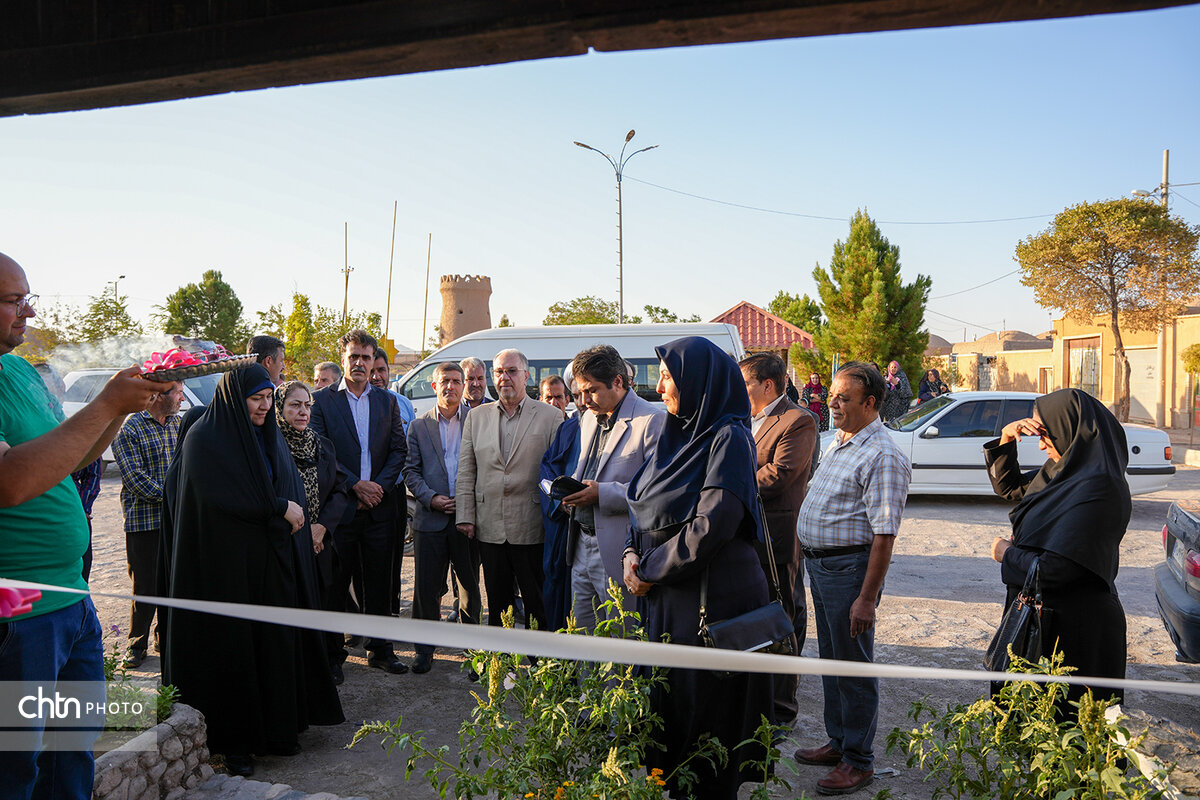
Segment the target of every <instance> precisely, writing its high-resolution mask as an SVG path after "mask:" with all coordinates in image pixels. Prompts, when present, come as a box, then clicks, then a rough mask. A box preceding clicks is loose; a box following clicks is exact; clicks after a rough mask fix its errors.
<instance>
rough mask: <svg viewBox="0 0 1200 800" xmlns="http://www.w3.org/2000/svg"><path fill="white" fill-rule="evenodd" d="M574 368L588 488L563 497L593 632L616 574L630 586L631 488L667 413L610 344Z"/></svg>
mask: <svg viewBox="0 0 1200 800" xmlns="http://www.w3.org/2000/svg"><path fill="white" fill-rule="evenodd" d="M571 373H572V374H573V375H574V377H575V386H576V393H575V401H576V404H577V405H578V406H579V408H580V417H579V461H578V462H577V465H576V467H575V474H574V475H573V476H572V477H574V478H575V479H576V480H578V481H582V482H583V483H585V484H587V487H588V488H587V489H584V490H582V491H580V492H577V493H575V494H573V495H568V496H567V497H564V498H563V504H564V505H566V506H569V507H571V508H572V509H573V511H574V513H573V514H572V515H571V538H570V544H568V547H567V559H568V561H569V562H570V563H571V591H572V594H573V595H574V603H573V610H574V612H575V619H576V620H577V621H578V623H579V625H580V627H582V628H583V629H584V630H592V629H593V628H595V626H596V618H597V613H598V609H599V606H600V605H601V604H602V603H604V602H605V601H606V600H608V581H609V579H610V578H611V579H613V580H615V581H616V582H617V586H621V587H622V591H624V588H623V586H624V584H623V582H622V570H621V554H622V553H623V551H624V550H625V536H626V534H627V533H628V530H629V500H628V499H627V497H626V492H627V491H628V489H629V481H630V480H631V479H632V478H633V476H634V474H635V473H636V472H637V471H638V469H640V468H641V466H642V464H644V463H646V459H648V458H649V457H650V453H651V452H652V451H653V450H654V446H655V444H656V443H657V442H658V437H659V434H660V433H661V432H662V428H663V421H664V420H665V419H666V413H665V412H664V411H663V410H662V409H660V408H656V407H654V406H653V405H651V404H650V403H648V402H646V401H645V400H643V399H642V398H640V397H638V395H637V393H636V392H634V391H631V390H630V376H629V373H628V371H627V367H626V364H625V360H624V359H623V358H621V354H620V353H618V352H617V351H616V349H615V348H613V347H611V346H609V345H606V344H602V345H597V346H595V347H590V348H588V349H587V350H584V351H583V352H581V353H580V354H579V355H577V356H575V360H574V361H572V362H571ZM584 409H586V411H585V410H584Z"/></svg>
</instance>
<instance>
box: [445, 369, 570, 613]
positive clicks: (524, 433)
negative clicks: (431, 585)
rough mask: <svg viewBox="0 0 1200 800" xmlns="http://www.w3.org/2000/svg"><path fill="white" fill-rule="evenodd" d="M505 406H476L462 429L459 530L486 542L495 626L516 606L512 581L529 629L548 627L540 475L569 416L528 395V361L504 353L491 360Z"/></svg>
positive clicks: (482, 545) (482, 546)
mask: <svg viewBox="0 0 1200 800" xmlns="http://www.w3.org/2000/svg"><path fill="white" fill-rule="evenodd" d="M492 378H493V380H494V381H495V385H496V394H498V395H499V396H500V399H499V402H496V403H488V404H486V405H480V406H476V407H475V408H474V409H472V410H471V413H469V414H467V420H466V423H465V424H464V425H463V438H462V449H461V451H460V452H459V459H458V486H459V487H460V489H461V490H460V491H459V492H458V495H457V497H456V498H455V513H456V520H457V525H458V530H459V531H460V532H461V533H463V534H465V535H466V536H467V538H469V539H475V540H476V541H477V542H478V543H479V556H480V560H481V561H482V563H483V582H484V586H485V587H486V588H487V596H488V625H497V626H498V625H500V624H501V621H500V615H501V613H503V612H504V611H505V610H506V609H507V608H508V607H509V606H511V605H512V604H513V579H514V578H515V579H516V582H517V585H518V586H519V587H520V589H521V596H522V597H523V598H524V599H525V616H526V623H525V624H526V626H528V625H529V621H530V620H536V621H537V623H538V627H539V628H541V629H542V630H545V629H546V613H545V606H544V605H543V603H542V583H543V582H544V580H545V573H544V571H543V568H542V549H543V547H542V545H543V542H544V541H545V531H544V529H543V528H542V506H541V502H540V500H539V497H538V487H537V482H538V469H539V467H540V466H541V463H542V456H543V455H544V454H545V452H546V448H547V447H549V446H550V442H551V440H552V439H553V438H554V432H555V431H556V430H558V426H559V425H560V424H562V421H563V416H562V412H561V411H559V410H558V409H557V408H555V407H554V406H549V405H546V404H545V403H543V402H541V401H540V400H534V399H533V398H531V397H530V396H529V395H528V394H527V393H526V391H525V385H526V383H527V382H528V381H529V360H528V359H527V358H525V356H524V354H522V353H521V351H519V350H501V351H500V352H499V353H497V354H496V357H495V359H493V360H492Z"/></svg>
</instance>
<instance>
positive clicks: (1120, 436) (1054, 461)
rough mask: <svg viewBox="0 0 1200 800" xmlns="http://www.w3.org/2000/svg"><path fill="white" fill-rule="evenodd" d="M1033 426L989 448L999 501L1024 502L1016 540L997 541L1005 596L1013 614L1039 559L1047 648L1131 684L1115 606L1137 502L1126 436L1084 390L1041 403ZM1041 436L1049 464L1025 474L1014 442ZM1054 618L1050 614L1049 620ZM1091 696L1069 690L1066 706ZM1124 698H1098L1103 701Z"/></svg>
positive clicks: (1007, 432) (1083, 669)
mask: <svg viewBox="0 0 1200 800" xmlns="http://www.w3.org/2000/svg"><path fill="white" fill-rule="evenodd" d="M1033 408H1034V410H1033V418H1032V419H1021V420H1017V421H1015V422H1011V423H1009V424H1008V425H1006V426H1005V427H1004V430H1003V431H1002V432H1001V435H1000V438H999V439H996V440H993V441H991V442H989V443H987V444H986V445H984V452H985V457H986V460H987V465H988V475H989V476H990V477H991V479H992V487H993V488H994V489H995V491H996V494H998V495H1000V496H1001V497H1005V498H1008V499H1010V500H1019V501H1020V502H1019V503H1017V506H1016V508H1014V509H1013V510H1012V512H1011V513H1010V514H1009V518H1010V519H1011V520H1012V526H1013V535H1012V539H1011V540H1009V539H1003V538H997V539H996V540H995V541H994V542H993V543H992V557H993V558H994V559H996V560H997V561H999V562H1000V564H1001V567H1000V574H1001V577H1002V579H1003V580H1004V583H1005V585H1006V586H1007V587H1008V598H1007V601H1006V607H1007V605H1009V604H1011V603H1012V601H1013V600H1014V599H1015V598H1016V596H1017V594H1018V593H1019V592H1020V590H1021V587H1022V586H1023V585H1024V583H1025V578H1026V575H1027V574H1028V573H1029V570H1030V569H1031V567H1032V565H1033V562H1034V559H1035V558H1037V559H1038V560H1039V562H1040V566H1039V570H1038V571H1039V574H1040V578H1041V586H1042V598H1043V602H1044V606H1043V613H1042V620H1043V633H1042V646H1043V648H1044V650H1045V651H1046V654H1047V655H1049V653H1050V650H1051V648H1053V647H1057V648H1058V650H1059V651H1061V652H1062V654H1063V656H1064V663H1065V664H1066V665H1067V666H1071V667H1075V668H1076V672H1075V674H1077V675H1093V676H1098V677H1106V678H1124V677H1125V610H1124V609H1123V608H1122V607H1121V601H1120V599H1119V598H1118V597H1117V588H1116V584H1115V581H1116V577H1117V567H1118V565H1119V560H1120V545H1121V539H1122V538H1123V537H1124V536H1125V528H1126V527H1127V526H1128V525H1129V515H1130V512H1131V509H1132V503H1131V501H1130V498H1129V485H1128V484H1127V483H1126V482H1125V467H1126V466H1127V465H1128V463H1129V456H1128V455H1127V449H1128V448H1127V446H1126V441H1125V431H1124V429H1123V428H1122V427H1121V424H1120V423H1119V422H1117V420H1116V418H1115V417H1114V416H1113V415H1112V414H1111V413H1110V412H1109V411H1108V409H1107V408H1105V407H1104V406H1103V405H1102V404H1101V403H1100V402H1099V401H1097V400H1096V399H1095V398H1093V397H1092V396H1090V395H1088V394H1086V393H1084V392H1081V391H1080V390H1078V389H1062V390H1060V391H1057V392H1054V393H1052V394H1048V395H1045V396H1043V397H1039V398H1038V399H1037V400H1036V401H1035V402H1034V406H1033ZM1022 436H1037V437H1039V444H1038V446H1039V447H1040V448H1041V449H1042V450H1044V451H1045V452H1046V455H1047V456H1048V457H1049V458H1048V460H1047V461H1046V463H1045V464H1043V465H1042V467H1041V469H1039V470H1036V471H1034V472H1029V473H1025V474H1022V473H1021V471H1020V466H1019V465H1018V463H1017V444H1016V443H1017V441H1019V440H1020V438H1021V437H1022ZM1047 612H1048V613H1047ZM1085 689H1086V687H1083V686H1076V685H1072V686H1071V688H1070V690H1069V692H1068V697H1067V699H1068V700H1076V699H1078V698H1079V697H1080V696H1081V695H1082V694H1083V692H1084V691H1085ZM1110 693H1111V694H1112V695H1115V696H1116V697H1117V699H1118V700H1120V699H1121V698H1122V693H1121V692H1120V691H1117V690H1113V689H1103V690H1098V692H1097V694H1098V695H1099V696H1107V695H1108V694H1110Z"/></svg>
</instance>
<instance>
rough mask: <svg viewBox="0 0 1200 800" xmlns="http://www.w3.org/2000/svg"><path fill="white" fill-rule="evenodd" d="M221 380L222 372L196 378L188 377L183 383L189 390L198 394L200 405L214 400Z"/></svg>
mask: <svg viewBox="0 0 1200 800" xmlns="http://www.w3.org/2000/svg"><path fill="white" fill-rule="evenodd" d="M220 382H221V376H220V374H213V375H200V376H199V377H196V378H187V379H186V380H184V382H183V385H184V386H186V387H187V388H188V390H189V391H190V392H191V393H192V394H194V395H196V399H197V400H198V401H199V402H200V405H202V406H206V405H208V404H209V403H211V402H212V399H213V396H214V395H216V393H217V384H218V383H220Z"/></svg>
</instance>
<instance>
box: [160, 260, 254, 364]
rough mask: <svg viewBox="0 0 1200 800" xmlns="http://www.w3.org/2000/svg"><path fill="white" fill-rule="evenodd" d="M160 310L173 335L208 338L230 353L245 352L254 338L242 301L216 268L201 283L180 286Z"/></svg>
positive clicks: (162, 320) (161, 319)
mask: <svg viewBox="0 0 1200 800" xmlns="http://www.w3.org/2000/svg"><path fill="white" fill-rule="evenodd" d="M160 309H161V311H162V314H161V316H160V318H159V321H160V324H161V325H162V329H163V331H164V332H166V333H169V334H170V333H181V334H183V335H184V336H193V337H197V338H200V339H206V340H208V341H211V342H216V343H217V344H219V345H222V346H223V347H225V348H226V349H227V350H229V351H230V352H240V351H241V350H244V349H245V346H246V341H247V340H248V339H249V338H250V336H251V331H250V328H249V326H248V325H246V323H245V321H244V320H243V319H242V301H241V300H239V299H238V296H237V293H236V292H234V291H233V287H232V286H230V285H229V284H228V283H226V282H225V281H224V280H223V279H222V278H221V273H220V271H218V270H215V269H210V270H208V271H206V272H205V273H204V276H203V277H202V278H201V280H200V283H189V284H188V285H186V286H181V287H179V289H177V290H176V291H175V292H174V293H172V294H171V295H169V296H168V297H167V299H166V302H165V303H164V304H163V305H162V306H160Z"/></svg>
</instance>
